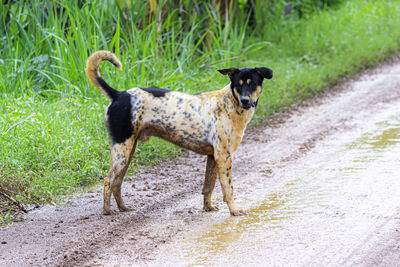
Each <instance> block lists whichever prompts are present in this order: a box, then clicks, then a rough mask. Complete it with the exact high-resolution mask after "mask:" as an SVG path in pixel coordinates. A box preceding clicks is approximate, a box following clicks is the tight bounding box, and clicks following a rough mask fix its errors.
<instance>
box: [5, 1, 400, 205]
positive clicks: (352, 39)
mask: <svg viewBox="0 0 400 267" xmlns="http://www.w3.org/2000/svg"><path fill="white" fill-rule="evenodd" d="M127 2H128V1H122V2H121V1H116V4H115V5H111V4H110V3H109V2H108V1H105V0H94V1H65V2H62V1H61V2H58V1H57V2H55V1H50V0H46V1H27V2H25V1H21V2H17V1H12V2H11V4H10V3H9V4H8V5H2V12H1V16H2V17H1V21H0V26H1V27H0V47H1V50H0V55H1V56H0V63H1V64H0V96H1V97H0V147H1V150H2V153H0V189H1V190H5V191H7V192H8V193H9V194H11V195H12V196H13V197H14V198H15V199H17V200H18V201H20V202H23V203H43V202H46V201H55V200H57V196H59V195H62V194H66V193H71V192H75V191H76V190H77V188H80V187H82V186H87V185H91V184H94V183H97V181H99V180H100V179H99V178H101V177H102V176H104V175H105V174H106V172H107V169H108V166H109V156H108V152H109V151H108V149H109V148H108V137H107V134H106V130H105V127H104V124H103V112H104V107H105V106H106V105H107V104H108V100H107V99H105V98H104V97H102V96H101V94H100V93H99V92H98V91H97V90H96V89H95V88H94V87H92V86H90V85H89V83H88V81H87V79H86V76H85V72H84V68H85V64H86V60H87V58H88V56H89V55H90V54H91V53H92V52H94V51H96V50H100V49H105V50H112V51H114V52H115V53H116V54H117V56H118V57H119V58H120V59H121V62H122V64H123V71H117V70H115V68H113V66H111V64H107V63H104V64H103V65H102V66H101V73H102V76H103V77H104V79H105V80H106V81H108V82H109V83H110V84H111V85H112V86H113V87H115V88H118V89H119V90H125V89H127V88H131V87H136V86H139V87H140V86H143V87H146V86H159V87H166V88H169V89H173V90H179V91H184V92H188V93H195V92H198V91H209V90H215V89H219V88H222V86H223V85H225V84H226V83H227V82H228V81H227V80H226V77H223V76H222V75H219V74H218V73H217V72H216V71H215V70H216V69H218V68H224V67H230V66H236V67H245V66H246V67H248V66H266V67H270V68H272V69H273V70H274V73H275V76H274V79H273V80H271V81H268V82H265V84H264V90H263V94H262V97H261V99H260V101H259V105H258V107H257V112H256V116H255V121H256V122H260V121H263V120H265V119H266V118H267V117H268V116H269V115H271V114H273V113H274V112H277V111H279V110H282V109H284V108H287V107H288V106H290V105H292V104H293V103H296V102H297V101H300V100H302V99H305V98H307V97H310V96H312V95H314V94H315V93H316V92H318V91H320V90H323V89H324V88H326V86H328V85H329V84H332V83H334V82H336V81H338V79H340V78H341V77H343V76H345V75H349V74H350V75H351V74H354V73H355V72H357V71H359V70H360V69H362V68H365V67H367V66H372V65H375V64H377V63H378V62H380V61H382V60H383V59H384V58H387V57H389V56H391V55H394V54H395V53H397V51H398V50H399V48H400V41H399V40H400V38H399V37H400V17H399V16H398V14H399V12H400V1H398V0H396V1H394V0H392V1H383V0H378V1H372V0H359V1H357V0H349V1H337V2H338V3H339V2H343V3H342V4H341V5H335V6H333V7H330V8H327V5H328V3H333V2H331V1H323V0H321V1H299V0H297V1H295V0H293V1H285V3H290V4H289V5H288V4H286V5H284V4H283V3H284V2H283V1H270V2H269V1H268V2H265V3H268V4H264V5H261V4H262V3H263V1H256V0H255V1H250V0H249V1H244V3H247V5H244V6H238V7H233V6H230V5H228V6H224V5H223V4H220V5H219V6H218V5H217V4H218V3H222V2H218V1H211V2H212V3H211V4H210V3H208V2H205V1H200V2H199V3H200V4H196V3H195V2H192V1H183V2H184V3H186V5H187V6H185V5H183V7H181V6H179V5H177V4H176V3H180V4H181V2H180V1H178V2H177V1H172V0H169V1H159V5H160V6H159V7H158V9H154V10H158V11H157V12H154V10H153V9H152V8H154V6H153V7H150V6H149V5H142V6H139V5H132V6H130V7H129V6H125V3H127ZM149 2H151V1H149ZM154 2H155V1H154ZM227 2H229V1H227ZM241 2H243V1H241ZM224 3H225V2H224ZM260 3H261V4H260ZM315 3H317V4H315ZM316 5H317V6H316ZM318 5H319V6H318ZM162 6H163V8H161V7H162ZM167 7H168V8H167ZM235 8H237V10H235ZM149 10H150V11H149ZM249 12H250V13H249ZM146 14H147V15H146ZM232 14H234V16H233V15H232ZM263 15H264V16H263ZM160 22H162V23H160ZM179 153H180V150H179V149H177V148H176V147H174V146H172V145H170V144H168V143H166V142H164V141H160V140H157V139H151V140H150V142H148V143H145V144H141V145H140V146H139V147H138V149H137V153H136V155H135V162H134V164H133V165H132V168H131V170H133V171H134V170H135V169H136V168H138V166H139V165H141V164H148V163H155V162H157V161H158V160H160V159H166V158H168V157H171V156H175V155H177V154H179ZM0 210H1V207H0Z"/></svg>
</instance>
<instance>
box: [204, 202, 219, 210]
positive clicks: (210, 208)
mask: <svg viewBox="0 0 400 267" xmlns="http://www.w3.org/2000/svg"><path fill="white" fill-rule="evenodd" d="M203 210H204V211H217V210H219V208H218V206H214V205H211V204H209V205H207V206H204V207H203Z"/></svg>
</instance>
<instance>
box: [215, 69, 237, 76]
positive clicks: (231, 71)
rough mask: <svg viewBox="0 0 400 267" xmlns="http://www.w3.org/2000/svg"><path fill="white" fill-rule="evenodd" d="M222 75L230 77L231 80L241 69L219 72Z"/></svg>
mask: <svg viewBox="0 0 400 267" xmlns="http://www.w3.org/2000/svg"><path fill="white" fill-rule="evenodd" d="M218 71H219V72H220V73H222V74H223V75H229V78H231V77H232V76H233V74H235V73H236V72H238V71H239V69H237V68H228V69H222V70H218Z"/></svg>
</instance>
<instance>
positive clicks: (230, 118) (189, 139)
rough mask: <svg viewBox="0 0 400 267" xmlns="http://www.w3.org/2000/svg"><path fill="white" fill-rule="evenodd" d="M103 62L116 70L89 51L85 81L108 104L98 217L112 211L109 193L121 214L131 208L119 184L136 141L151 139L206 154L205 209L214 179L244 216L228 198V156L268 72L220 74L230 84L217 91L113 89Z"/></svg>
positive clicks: (211, 208)
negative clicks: (106, 165) (107, 162)
mask: <svg viewBox="0 0 400 267" xmlns="http://www.w3.org/2000/svg"><path fill="white" fill-rule="evenodd" d="M104 60H107V61H110V62H111V63H112V64H114V66H116V67H117V68H119V69H121V63H120V62H119V60H118V59H117V58H116V57H115V55H114V54H112V53H110V52H108V51H99V52H96V53H94V54H93V55H92V56H91V57H90V58H89V59H88V62H87V67H86V73H87V76H88V78H89V80H90V81H91V82H92V83H93V85H95V86H96V87H97V88H99V89H100V91H101V92H102V93H103V94H104V95H105V96H106V97H107V98H109V99H110V100H111V103H110V105H109V106H108V107H107V108H106V112H105V124H106V126H107V129H108V133H109V137H110V144H111V168H110V171H109V173H108V176H107V178H106V179H105V181H104V206H103V213H104V214H110V213H111V209H110V198H111V192H112V194H113V195H114V198H115V200H116V202H117V205H118V208H119V210H120V211H129V210H131V208H129V207H127V206H125V204H124V202H123V200H122V197H121V185H122V181H123V178H124V175H125V173H126V171H127V169H128V165H129V163H130V160H131V158H132V156H133V154H134V152H135V148H136V144H137V142H138V140H140V141H147V140H148V139H149V138H150V137H151V136H155V137H159V138H162V139H165V140H167V141H169V142H171V143H174V144H176V145H178V146H180V147H183V148H186V149H189V150H192V151H194V152H197V153H199V154H203V155H207V166H206V174H205V181H204V186H203V190H202V193H203V195H204V210H205V211H214V210H218V208H217V207H216V206H214V205H212V204H211V194H212V192H213V189H214V186H215V182H216V179H217V176H219V180H220V183H221V188H222V192H223V195H224V201H225V202H226V203H227V205H228V207H229V211H230V213H231V215H243V214H245V212H244V211H243V210H241V209H239V208H238V207H237V206H236V204H235V202H234V199H233V185H232V161H233V154H234V152H235V151H236V150H237V148H238V147H239V144H240V142H241V141H242V137H243V135H244V131H245V129H246V126H247V124H248V122H249V121H250V119H251V117H252V116H253V114H254V109H255V107H256V106H257V102H258V98H259V96H260V94H261V91H262V82H263V79H271V78H272V70H270V69H268V68H264V67H262V68H244V69H237V68H229V69H223V70H219V72H220V73H222V74H224V75H228V76H229V78H230V80H231V83H230V84H228V85H227V86H225V87H224V88H223V89H221V90H217V91H211V92H203V93H200V94H196V95H189V94H186V93H181V92H174V91H169V90H165V89H161V88H132V89H129V90H127V91H117V90H115V89H113V88H112V87H110V86H109V85H108V84H107V83H106V82H105V81H104V80H103V79H102V78H101V76H100V73H99V65H100V63H101V62H102V61H104Z"/></svg>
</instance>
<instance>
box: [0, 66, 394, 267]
mask: <svg viewBox="0 0 400 267" xmlns="http://www.w3.org/2000/svg"><path fill="white" fill-rule="evenodd" d="M205 164H206V158H205V157H203V156H199V155H196V154H194V153H187V154H186V155H185V156H184V157H181V158H177V159H175V160H173V161H171V162H167V163H163V164H160V165H158V166H156V167H154V168H151V169H148V170H143V171H141V172H140V173H138V174H137V175H135V177H128V179H127V180H126V181H125V182H124V184H123V195H124V199H125V202H126V203H127V204H129V205H132V206H133V207H134V208H135V210H134V211H133V212H128V213H117V214H116V215H113V216H103V215H101V208H102V190H101V189H97V190H93V191H92V192H89V193H87V194H84V195H82V196H81V197H78V198H74V199H70V200H68V201H67V203H66V205H62V206H61V205H60V206H50V205H49V206H45V207H43V208H41V209H38V210H34V211H31V212H30V213H29V214H28V215H27V218H26V221H24V222H21V223H17V224H13V225H11V226H9V227H8V228H7V229H2V230H0V265H12V266H26V265H36V266H39V265H40V266H42V265H50V266H72V265H75V266H93V265H105V266H114V265H134V266H135V265H136V266H144V265H148V266H188V265H215V266H221V265H224V264H225V265H226V264H229V265H234V266H238V265H243V264H251V265H255V266H257V265H258V266H261V265H264V266H265V265H278V266H286V265H289V266H293V265H295V266H304V265H306V266H321V265H329V266H332V265H333V266H338V265H340V266H343V265H344V266H353V265H358V266H359V265H362V266H376V265H382V266H396V265H397V266H398V263H399V262H400V194H399V193H398V192H400V179H399V178H400V174H399V171H398V170H399V167H400V63H399V60H395V61H394V62H391V63H387V64H385V65H383V66H381V67H379V68H377V69H374V70H369V71H366V72H364V73H363V74H361V75H359V76H358V77H357V78H356V79H353V80H350V81H347V82H344V83H342V84H340V85H338V86H337V87H335V88H331V89H330V90H328V91H327V92H326V93H325V94H324V95H321V96H319V97H316V98H314V99H312V100H309V101H307V102H305V103H303V104H302V105H300V106H298V107H297V108H295V109H293V110H291V111H290V112H287V113H285V114H282V115H280V116H277V117H276V118H274V119H273V120H271V121H270V122H269V123H268V124H266V125H265V126H261V127H257V128H253V129H250V130H249V131H247V133H246V136H245V139H244V141H243V143H242V145H241V146H240V147H239V150H238V151H237V153H236V154H235V156H234V168H233V183H234V186H235V199H236V201H237V204H238V206H240V207H241V208H244V209H246V210H247V212H248V215H247V216H241V217H231V216H230V215H229V211H228V209H227V207H226V204H225V203H223V201H222V193H221V190H220V186H219V184H218V183H217V186H216V190H215V193H214V194H213V201H214V203H215V204H217V205H218V206H219V208H220V210H219V211H216V212H204V211H202V195H201V188H202V183H203V179H204V172H205ZM112 208H113V209H116V205H115V203H113V207H112Z"/></svg>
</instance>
